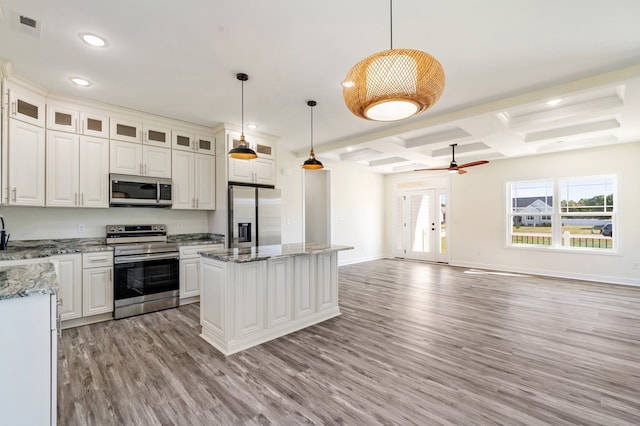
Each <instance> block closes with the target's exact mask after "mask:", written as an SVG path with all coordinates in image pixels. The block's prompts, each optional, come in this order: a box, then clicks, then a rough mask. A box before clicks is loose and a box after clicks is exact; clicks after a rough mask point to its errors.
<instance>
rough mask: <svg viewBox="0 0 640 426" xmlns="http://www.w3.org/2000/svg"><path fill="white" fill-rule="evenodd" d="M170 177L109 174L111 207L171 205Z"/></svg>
mask: <svg viewBox="0 0 640 426" xmlns="http://www.w3.org/2000/svg"><path fill="white" fill-rule="evenodd" d="M171 203H172V201H171V179H167V178H154V177H147V176H129V175H119V174H111V175H109V205H110V206H112V207H171Z"/></svg>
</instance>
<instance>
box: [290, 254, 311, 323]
mask: <svg viewBox="0 0 640 426" xmlns="http://www.w3.org/2000/svg"><path fill="white" fill-rule="evenodd" d="M313 260H315V256H296V257H295V258H294V262H295V266H294V270H295V278H294V279H295V283H296V286H295V288H294V290H293V291H294V304H293V309H294V313H293V315H294V317H295V319H300V318H305V317H307V316H311V315H313V314H314V313H315V309H316V292H315V291H314V290H315V289H316V280H315V268H314V266H315V265H314V262H313Z"/></svg>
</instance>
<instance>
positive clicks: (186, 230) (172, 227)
mask: <svg viewBox="0 0 640 426" xmlns="http://www.w3.org/2000/svg"><path fill="white" fill-rule="evenodd" d="M0 214H2V216H4V219H5V222H6V227H7V231H8V232H9V233H11V240H40V239H49V238H95V237H102V238H104V237H105V232H106V231H105V226H106V225H116V224H140V223H164V224H166V225H167V227H168V229H167V231H168V233H169V234H190V233H199V232H208V222H207V212H206V211H186V210H170V209H157V208H122V207H115V208H109V209H73V208H53V207H48V208H44V207H7V206H3V207H0ZM78 224H83V225H84V226H85V232H83V233H79V232H78ZM9 245H11V242H9Z"/></svg>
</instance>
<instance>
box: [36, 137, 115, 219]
mask: <svg viewBox="0 0 640 426" xmlns="http://www.w3.org/2000/svg"><path fill="white" fill-rule="evenodd" d="M46 145H47V154H46V163H47V167H46V170H47V173H46V176H47V185H46V187H47V197H46V205H47V206H51V207H102V208H106V207H109V198H108V191H107V189H108V188H107V187H108V178H109V141H108V140H107V139H101V138H93V137H87V136H78V135H75V134H72V133H63V132H57V131H48V132H47V143H46Z"/></svg>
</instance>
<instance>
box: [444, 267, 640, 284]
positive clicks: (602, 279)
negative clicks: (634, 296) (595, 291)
mask: <svg viewBox="0 0 640 426" xmlns="http://www.w3.org/2000/svg"><path fill="white" fill-rule="evenodd" d="M449 265H451V266H458V267H462V268H475V269H485V270H492V271H500V272H515V273H518V274H529V275H541V276H545V277H554V278H566V279H571V280H582V281H593V282H598V283H607V284H620V285H629V286H636V287H640V279H637V278H624V277H616V276H610V275H595V274H581V273H578V272H566V271H553V270H547V269H539V268H514V267H510V266H505V265H492V264H487V263H475V262H450V263H449Z"/></svg>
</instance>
